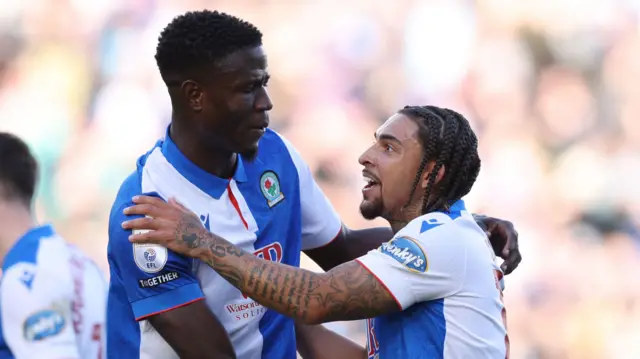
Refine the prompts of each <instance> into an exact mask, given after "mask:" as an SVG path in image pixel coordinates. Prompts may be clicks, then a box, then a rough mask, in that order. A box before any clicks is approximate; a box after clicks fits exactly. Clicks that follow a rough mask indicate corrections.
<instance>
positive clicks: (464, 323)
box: [358, 201, 508, 359]
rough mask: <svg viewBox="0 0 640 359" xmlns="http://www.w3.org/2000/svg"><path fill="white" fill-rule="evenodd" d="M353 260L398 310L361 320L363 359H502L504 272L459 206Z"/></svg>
mask: <svg viewBox="0 0 640 359" xmlns="http://www.w3.org/2000/svg"><path fill="white" fill-rule="evenodd" d="M358 261H359V262H360V263H361V264H362V265H363V266H365V267H366V268H367V269H368V270H369V271H370V272H371V273H373V274H374V275H375V276H376V277H377V278H378V279H379V280H380V282H381V283H382V284H383V285H384V286H385V287H386V288H387V289H388V290H389V292H390V293H391V294H392V295H393V297H394V298H395V300H396V302H397V303H398V306H399V307H401V308H402V309H403V311H402V312H400V313H395V314H389V315H385V316H381V317H378V318H375V319H370V320H368V321H367V325H368V328H367V333H368V340H367V348H368V350H369V358H377V357H378V356H379V357H380V358H429V359H431V358H443V359H462V358H464V359H481V358H491V359H504V358H505V357H506V356H507V352H508V338H507V332H506V323H505V321H504V320H503V315H505V311H504V304H503V302H502V285H501V283H502V276H503V274H502V271H501V270H500V267H499V266H498V265H497V264H496V261H495V254H494V253H493V250H492V248H491V246H490V244H489V241H488V239H487V237H486V235H485V233H484V232H483V231H482V230H481V229H480V228H479V227H478V226H477V224H476V223H475V221H474V219H473V217H472V216H471V215H470V214H469V213H468V212H467V211H466V210H465V208H464V203H463V202H462V201H458V202H456V203H455V204H454V205H453V206H452V207H451V211H450V212H449V213H442V212H434V213H429V214H426V215H423V216H421V217H418V218H416V219H414V220H413V221H411V222H410V223H409V224H408V225H407V226H406V227H404V228H403V229H402V230H400V231H399V232H398V233H397V234H396V235H395V236H394V238H393V239H392V240H391V241H389V242H388V243H385V244H383V245H382V246H381V247H380V248H379V249H378V250H374V251H371V252H369V253H368V254H366V255H364V256H363V257H361V258H359V259H358Z"/></svg>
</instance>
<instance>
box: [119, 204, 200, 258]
mask: <svg viewBox="0 0 640 359" xmlns="http://www.w3.org/2000/svg"><path fill="white" fill-rule="evenodd" d="M133 202H134V203H135V205H134V206H131V207H128V208H126V209H125V210H124V214H125V215H129V216H130V215H143V216H145V217H143V218H136V219H132V220H129V221H125V222H123V223H122V228H124V229H129V230H133V231H134V232H133V234H131V236H129V240H130V241H131V242H133V243H154V244H159V245H161V246H164V247H166V248H167V249H170V250H172V251H174V252H177V253H180V254H183V255H186V256H189V257H195V256H196V253H195V250H196V249H197V248H198V244H199V243H200V238H202V235H203V234H204V233H207V232H208V231H207V230H206V229H205V228H204V226H203V225H202V222H200V218H198V216H197V215H196V214H194V213H193V212H191V211H190V210H188V209H187V208H186V207H184V206H183V205H182V204H180V203H179V202H178V201H177V200H175V199H174V198H171V199H169V202H165V201H164V200H162V199H160V198H157V197H149V196H136V197H134V198H133Z"/></svg>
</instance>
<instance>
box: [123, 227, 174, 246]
mask: <svg viewBox="0 0 640 359" xmlns="http://www.w3.org/2000/svg"><path fill="white" fill-rule="evenodd" d="M163 238H167V234H166V233H165V231H163V230H158V231H136V232H134V233H133V234H131V235H130V236H129V242H132V243H138V244H144V243H153V244H160V245H164V244H165V240H164V239H163Z"/></svg>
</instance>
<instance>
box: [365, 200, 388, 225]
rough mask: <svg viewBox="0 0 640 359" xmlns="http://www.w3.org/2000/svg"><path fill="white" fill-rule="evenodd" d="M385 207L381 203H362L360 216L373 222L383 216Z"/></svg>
mask: <svg viewBox="0 0 640 359" xmlns="http://www.w3.org/2000/svg"><path fill="white" fill-rule="evenodd" d="M382 211H383V206H382V203H380V202H379V201H374V202H370V201H367V200H364V201H362V203H361V204H360V214H361V215H362V217H363V218H364V219H366V220H373V219H376V218H378V217H380V216H381V215H382Z"/></svg>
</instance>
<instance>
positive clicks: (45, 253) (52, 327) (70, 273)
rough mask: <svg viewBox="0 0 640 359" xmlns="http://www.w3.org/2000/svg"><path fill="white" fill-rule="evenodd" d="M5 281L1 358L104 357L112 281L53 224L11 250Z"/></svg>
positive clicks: (0, 305)
mask: <svg viewBox="0 0 640 359" xmlns="http://www.w3.org/2000/svg"><path fill="white" fill-rule="evenodd" d="M2 268H3V275H2V281H1V282H0V314H1V321H0V358H18V359H19V358H39V359H40V358H42V359H46V358H83V359H85V358H89V359H91V358H102V357H103V353H104V337H105V336H104V331H105V328H104V323H105V316H106V290H107V284H106V281H105V279H104V277H103V275H102V273H101V271H100V269H99V268H98V267H97V266H96V265H95V263H94V262H93V261H92V260H91V259H90V258H88V257H87V256H86V255H85V254H84V253H82V252H81V251H80V250H79V249H77V248H75V247H73V246H70V245H69V244H67V243H66V242H65V241H64V239H62V238H61V237H60V236H59V235H57V234H56V233H55V232H54V230H53V228H52V227H51V226H48V225H45V226H40V227H36V228H33V229H31V230H30V231H29V232H27V233H26V234H25V235H24V236H23V237H22V238H20V239H19V240H18V241H17V242H16V243H15V245H14V246H13V247H12V248H11V250H9V252H8V253H7V255H6V256H5V258H4V262H3V267H2Z"/></svg>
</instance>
